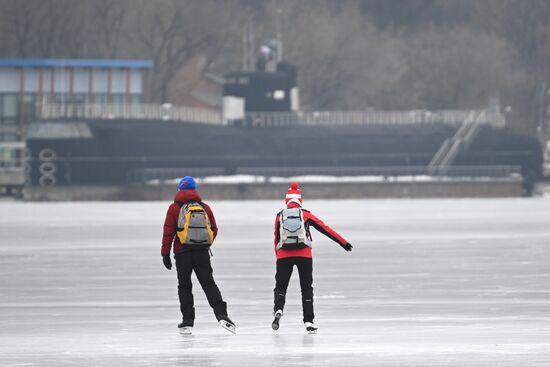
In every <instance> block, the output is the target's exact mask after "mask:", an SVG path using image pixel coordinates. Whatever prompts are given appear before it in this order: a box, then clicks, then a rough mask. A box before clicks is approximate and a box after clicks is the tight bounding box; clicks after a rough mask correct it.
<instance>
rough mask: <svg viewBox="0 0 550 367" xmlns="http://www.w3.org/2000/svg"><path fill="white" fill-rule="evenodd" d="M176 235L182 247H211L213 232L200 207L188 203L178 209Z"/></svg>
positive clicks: (205, 214) (193, 202) (197, 204)
mask: <svg viewBox="0 0 550 367" xmlns="http://www.w3.org/2000/svg"><path fill="white" fill-rule="evenodd" d="M176 235H177V236H178V239H179V241H180V243H181V244H182V245H184V246H185V245H208V246H210V245H212V243H213V242H214V232H213V231H212V227H211V225H210V219H209V218H208V214H207V213H206V211H205V210H204V208H203V207H202V205H201V204H200V203H198V202H196V201H190V202H188V203H186V204H184V205H182V206H181V208H180V213H179V216H178V228H177V232H176Z"/></svg>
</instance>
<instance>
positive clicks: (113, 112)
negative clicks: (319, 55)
mask: <svg viewBox="0 0 550 367" xmlns="http://www.w3.org/2000/svg"><path fill="white" fill-rule="evenodd" d="M37 110H38V111H37V117H38V118H40V119H107V120H109V119H132V120H135V119H145V120H167V121H184V122H196V123H206V124H214V125H220V124H227V125H244V126H249V127H284V126H349V125H352V126H353V125H412V124H418V123H423V124H439V123H443V124H449V125H459V124H461V123H462V122H463V121H464V120H465V119H466V118H467V116H468V114H469V113H471V112H472V111H471V110H434V111H427V110H410V111H377V110H366V111H292V112H247V113H246V114H245V115H244V118H242V119H238V120H223V119H222V113H221V111H219V110H213V109H204V108H195V107H186V106H174V105H172V104H170V103H165V104H162V105H157V104H143V103H62V102H42V103H39V104H38V107H37ZM477 112H478V113H481V112H485V113H484V114H483V116H484V117H483V119H481V120H480V121H479V123H481V124H490V125H493V126H499V127H503V126H504V125H505V118H504V115H503V114H501V113H499V112H488V111H486V110H478V111H477Z"/></svg>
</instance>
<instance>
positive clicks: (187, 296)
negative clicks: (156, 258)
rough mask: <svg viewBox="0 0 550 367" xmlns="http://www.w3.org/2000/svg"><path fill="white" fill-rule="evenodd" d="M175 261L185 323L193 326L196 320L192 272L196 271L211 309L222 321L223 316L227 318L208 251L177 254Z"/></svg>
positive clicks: (224, 304)
mask: <svg viewBox="0 0 550 367" xmlns="http://www.w3.org/2000/svg"><path fill="white" fill-rule="evenodd" d="M175 259H176V268H177V270H178V296H179V299H180V310H181V314H182V315H183V322H184V323H185V324H187V326H193V322H194V320H195V306H194V299H193V293H192V289H193V284H192V283H191V272H192V271H195V275H196V276H197V279H198V280H199V283H200V284H201V287H202V289H203V290H204V293H205V294H206V298H207V299H208V303H209V304H210V307H212V309H213V310H214V315H216V318H217V319H218V320H220V317H221V316H227V304H226V303H225V302H224V301H223V299H222V295H221V293H220V290H219V289H218V286H217V285H216V282H215V281H214V277H213V276H212V265H210V254H209V252H208V249H204V250H196V251H185V252H182V253H179V254H177V255H176V256H175Z"/></svg>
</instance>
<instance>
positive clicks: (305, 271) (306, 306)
mask: <svg viewBox="0 0 550 367" xmlns="http://www.w3.org/2000/svg"><path fill="white" fill-rule="evenodd" d="M294 265H296V267H297V268H298V274H299V275H300V289H301V290H302V310H303V313H304V322H313V319H314V318H315V315H314V314H313V287H312V284H313V260H312V259H310V258H307V257H287V258H284V259H279V260H277V273H276V274H275V289H274V290H273V291H274V303H275V305H274V307H273V311H274V312H275V311H277V310H282V309H284V307H285V299H286V290H287V288H288V282H289V281H290V276H291V275H292V269H293V268H294Z"/></svg>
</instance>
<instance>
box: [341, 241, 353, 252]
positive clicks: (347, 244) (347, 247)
mask: <svg viewBox="0 0 550 367" xmlns="http://www.w3.org/2000/svg"><path fill="white" fill-rule="evenodd" d="M342 247H343V248H344V250H346V251H347V252H351V249H352V248H353V246H352V245H351V243H349V242H348V243H346V244H345V245H344V246H342Z"/></svg>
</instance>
